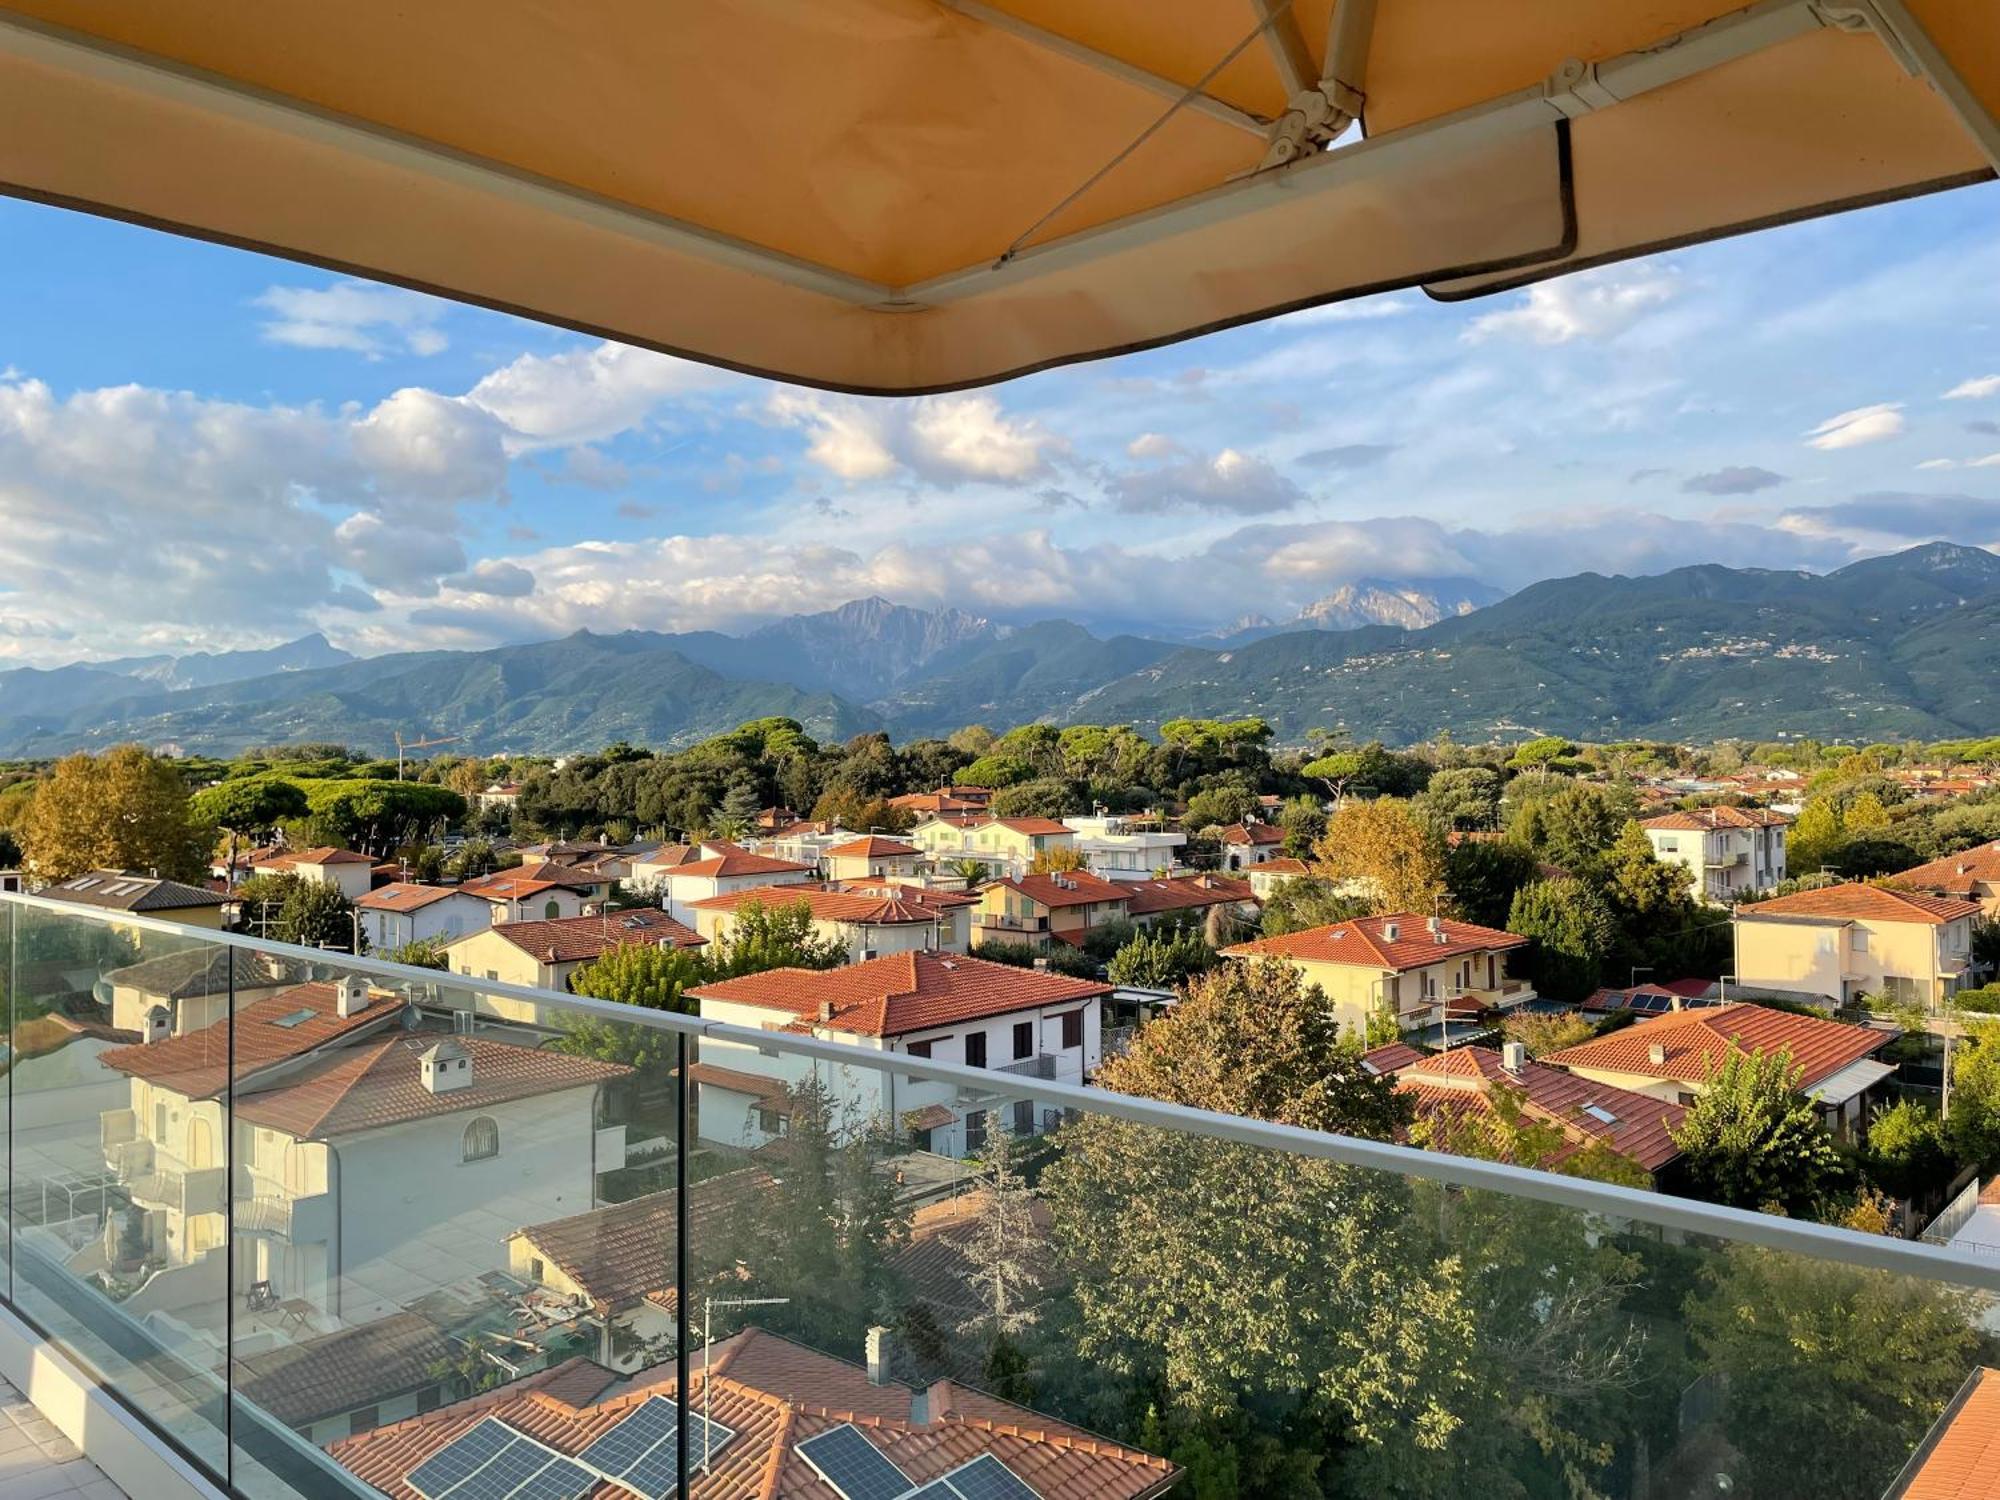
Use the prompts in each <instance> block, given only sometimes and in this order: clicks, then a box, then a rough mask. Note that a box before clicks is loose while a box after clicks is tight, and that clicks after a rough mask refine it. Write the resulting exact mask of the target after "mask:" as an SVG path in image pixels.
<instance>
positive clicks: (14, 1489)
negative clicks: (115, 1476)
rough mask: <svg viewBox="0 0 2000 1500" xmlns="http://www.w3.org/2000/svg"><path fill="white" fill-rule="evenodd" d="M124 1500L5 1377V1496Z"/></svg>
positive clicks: (0, 1426) (1, 1472)
mask: <svg viewBox="0 0 2000 1500" xmlns="http://www.w3.org/2000/svg"><path fill="white" fill-rule="evenodd" d="M72 1497H81V1500H123V1497H124V1491H122V1490H120V1489H119V1488H118V1487H117V1486H116V1485H115V1484H113V1483H112V1482H111V1481H110V1480H108V1479H106V1478H105V1477H104V1475H103V1473H102V1471H100V1470H99V1469H98V1467H97V1465H96V1464H94V1463H92V1462H91V1461H90V1460H89V1459H87V1458H85V1457H84V1456H83V1455H82V1454H81V1453H79V1452H77V1449H76V1445H75V1444H74V1443H72V1442H71V1441H70V1440H69V1439H68V1438H66V1437H64V1436H63V1435H62V1433H61V1432H59V1431H58V1430H57V1429H56V1426H55V1424H54V1423H53V1422H51V1421H49V1419H48V1418H47V1417H45V1416H43V1415H42V1414H41V1412H40V1411H39V1410H37V1409H36V1407H35V1405H34V1403H33V1402H31V1401H30V1400H28V1398H27V1397H26V1396H23V1395H22V1394H21V1393H20V1392H19V1391H17V1390H15V1389H14V1387H13V1386H12V1385H10V1384H8V1383H7V1382H6V1381H4V1380H0V1500H72Z"/></svg>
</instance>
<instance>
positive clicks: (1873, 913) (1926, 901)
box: [1736, 881, 1980, 927]
mask: <svg viewBox="0 0 2000 1500" xmlns="http://www.w3.org/2000/svg"><path fill="white" fill-rule="evenodd" d="M1979 909H1980V908H1979V903H1978V902H1977V901H1960V900H1957V899H1955V898H1952V897H1948V896H1925V895H1920V894H1918V893H1917V892H1914V891H1893V890H1889V889H1888V888H1886V887H1884V886H1879V885H1862V884H1860V883H1859V882H1855V881H1850V882H1849V883H1848V884H1846V885H1830V886H1827V887H1825V888H1824V889H1821V890H1817V891H1796V892H1794V893H1793V894H1792V895H1789V896H1773V897H1772V898H1771V899H1770V900H1769V901H1756V902H1750V903H1746V904H1745V905H1742V906H1739V907H1737V908H1736V920H1737V921H1739V922H1745V921H1756V920H1758V919H1759V918H1763V917H1827V918H1832V919H1834V920H1836V921H1854V920H1856V919H1866V920H1868V921H1873V922H1923V923H1927V924H1929V925H1930V926H1933V927H1941V926H1943V925H1944V924H1945V923H1946V922H1951V921H1956V920H1957V919H1958V918H1960V917H1976V916H1978V915H1979Z"/></svg>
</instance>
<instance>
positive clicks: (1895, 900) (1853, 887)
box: [1731, 884, 1980, 1010]
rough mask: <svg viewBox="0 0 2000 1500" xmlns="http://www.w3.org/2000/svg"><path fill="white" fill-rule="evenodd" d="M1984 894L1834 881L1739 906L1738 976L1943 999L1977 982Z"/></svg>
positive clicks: (1846, 994)
mask: <svg viewBox="0 0 2000 1500" xmlns="http://www.w3.org/2000/svg"><path fill="white" fill-rule="evenodd" d="M1979 917H1980V906H1979V903H1978V902H1977V901H1966V900H1961V899H1959V898H1957V897H1953V896H1926V895H1920V894H1918V893H1916V892H1914V891H1901V890H1892V889H1889V888H1887V887H1883V886H1873V885H1859V884H1848V885H1834V886H1828V887H1826V888H1825V889H1824V890H1817V891H1800V892H1798V893H1797V894H1795V895H1791V896H1780V897H1777V898H1776V899H1774V900H1771V901H1759V902H1754V903H1751V904H1748V905H1743V906H1739V907H1737V909H1736V915H1735V918H1734V920H1733V922H1732V923H1731V925H1732V927H1733V928H1734V930H1735V936H1736V976H1735V977H1736V979H1737V981H1738V982H1739V983H1741V984H1742V985H1744V986H1745V987H1746V988H1749V989H1753V990H1779V991H1784V992H1786V993H1790V994H1795V995H1799V996H1800V997H1802V998H1806V999H1823V1000H1827V1001H1831V1002H1839V1003H1844V1002H1846V1001H1849V1000H1852V999H1855V998H1856V997H1858V996H1861V995H1879V996H1883V997H1886V998H1887V999H1889V1000H1891V1001H1893V1002H1896V1003H1898V1004H1905V1005H1907V1004H1919V1005H1922V1006H1924V1007H1925V1008H1926V1009H1933V1010H1934V1009H1936V1008H1937V1006H1938V1005H1939V1004H1940V1003H1941V1002H1942V1001H1943V1000H1944V999H1945V997H1946V996H1948V995H1950V994H1951V993H1953V992H1954V991H1955V990H1957V989H1959V988H1960V987H1961V986H1963V985H1965V984H1966V983H1968V982H1969V981H1968V979H1967V975H1968V973H1969V971H1970V968H1971V964H1972V925H1973V923H1974V922H1975V921H1977V920H1978V919H1979Z"/></svg>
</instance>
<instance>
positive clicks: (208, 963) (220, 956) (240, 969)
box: [93, 944, 294, 1036]
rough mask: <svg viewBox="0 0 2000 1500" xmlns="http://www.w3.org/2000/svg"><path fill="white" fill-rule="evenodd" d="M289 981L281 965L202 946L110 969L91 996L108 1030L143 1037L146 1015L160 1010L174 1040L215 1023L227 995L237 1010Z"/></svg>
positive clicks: (240, 952) (239, 952) (148, 1019)
mask: <svg viewBox="0 0 2000 1500" xmlns="http://www.w3.org/2000/svg"><path fill="white" fill-rule="evenodd" d="M293 982H294V981H293V979H292V978H291V977H288V976H287V974H286V972H285V966H284V963H283V961H282V960H279V959H275V958H269V957H266V956H265V955H263V954H259V953H249V952H246V951H244V950H243V949H240V948H225V947H222V946H220V945H219V944H206V945H204V946H202V947H199V948H189V949H185V950H183V951H181V952H179V953H168V954H165V955H163V956H161V957H159V958H148V959H143V960H141V961H140V962H138V963H136V964H128V965H127V966H126V967H125V968H122V969H113V970H111V971H110V972H109V973H108V974H106V975H105V976H104V977H103V978H102V979H100V980H98V981H97V983H96V985H95V986H94V987H93V993H94V994H95V996H96V998H97V999H98V1001H99V1002H100V1003H102V1004H104V1005H106V1006H108V1007H109V1008H110V1012H111V1025H112V1027H113V1029H114V1030H117V1031H127V1032H131V1033H132V1034H134V1035H135V1036H137V1035H144V1034H145V1033H146V1031H147V1030H148V1028H149V1027H152V1026H154V1025H156V1024H157V1018H156V1017H154V1016H153V1015H152V1012H153V1011H155V1010H160V1011H164V1012H165V1014H166V1022H165V1025H166V1032H167V1034H168V1035H169V1036H180V1035H182V1034H183V1033H185V1032H189V1031H199V1030H200V1029H201V1028H202V1027H204V1026H211V1025H213V1024H214V1023H215V1022H217V1021H219V1020H221V1019H222V1017H223V1016H224V1015H226V1014H227V1013H228V1011H229V1002H230V997H231V995H232V993H233V994H234V996H235V1000H236V1008H237V1009H238V1010H242V1009H243V1008H244V1007H245V1006H248V1005H251V1004H254V1003H255V1002H256V1001H259V1000H262V999H264V998H265V997H266V996H268V995H272V994H275V993H276V992H277V991H279V990H281V989H284V988H286V987H287V986H289V985H290V984H292V983H293Z"/></svg>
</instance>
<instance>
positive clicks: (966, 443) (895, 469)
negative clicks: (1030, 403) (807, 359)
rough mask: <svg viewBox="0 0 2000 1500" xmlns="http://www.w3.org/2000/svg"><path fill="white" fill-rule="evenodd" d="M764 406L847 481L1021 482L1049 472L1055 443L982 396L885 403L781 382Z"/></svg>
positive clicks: (826, 466)
mask: <svg viewBox="0 0 2000 1500" xmlns="http://www.w3.org/2000/svg"><path fill="white" fill-rule="evenodd" d="M765 410H766V411H767V413H768V414H769V415H770V417H771V418H772V419H773V420H775V421H777V422H778V423H780V424H781V425H783V426H787V427H796V428H800V429H802V430H803V431H805V432H806V433H808V434H809V435H810V438H809V442H808V444H807V447H806V457H807V459H808V460H810V461H811V462H812V463H815V464H817V465H819V467H821V468H822V469H825V470H827V471H828V472H829V473H832V474H836V475H838V476H839V477H840V478H842V479H845V480H849V481H861V480H869V479H888V478H891V477H893V476H897V475H903V474H907V475H909V476H911V477H914V478H916V479H921V480H927V481H929V482H930V483H932V484H956V483H961V482H966V481H983V482H986V483H993V484H1024V483H1027V482H1029V481H1031V480H1036V479H1040V478H1043V477H1044V476H1046V475H1047V474H1048V472H1049V463H1050V458H1051V455H1052V454H1053V453H1054V452H1056V451H1057V449H1058V448H1059V446H1060V445H1059V444H1058V443H1057V442H1056V440H1055V438H1054V437H1053V436H1052V435H1051V434H1050V433H1049V432H1047V431H1046V430H1045V429H1043V428H1042V427H1041V426H1040V425H1039V424H1037V423H1035V422H1031V421H1027V420H1024V419H1021V418H1017V417H1012V416H1009V415H1008V414H1007V412H1006V411H1005V410H1004V409H1003V408H1002V407H1001V405H1000V403H999V401H998V400H996V399H995V398H994V397H992V396H988V395H967V396H920V397H917V398H915V399H913V400H904V401H885V400H864V399H862V398H860V397H856V396H831V395H826V394H824V393H822V392H818V391H805V390H794V389H791V388H789V387H782V386H781V387H778V388H776V389H774V390H773V391H772V392H771V396H770V399H769V401H768V402H767V403H766V407H765Z"/></svg>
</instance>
